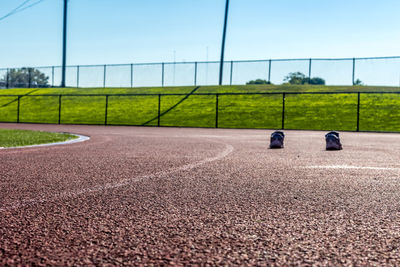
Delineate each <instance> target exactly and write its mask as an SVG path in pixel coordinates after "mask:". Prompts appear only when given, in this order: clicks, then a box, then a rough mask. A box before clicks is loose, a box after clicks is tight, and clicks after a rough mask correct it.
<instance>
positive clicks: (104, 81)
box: [103, 65, 107, 88]
mask: <svg viewBox="0 0 400 267" xmlns="http://www.w3.org/2000/svg"><path fill="white" fill-rule="evenodd" d="M106 74H107V65H104V78H103V88H106Z"/></svg>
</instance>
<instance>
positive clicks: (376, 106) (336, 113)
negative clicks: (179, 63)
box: [0, 85, 400, 132]
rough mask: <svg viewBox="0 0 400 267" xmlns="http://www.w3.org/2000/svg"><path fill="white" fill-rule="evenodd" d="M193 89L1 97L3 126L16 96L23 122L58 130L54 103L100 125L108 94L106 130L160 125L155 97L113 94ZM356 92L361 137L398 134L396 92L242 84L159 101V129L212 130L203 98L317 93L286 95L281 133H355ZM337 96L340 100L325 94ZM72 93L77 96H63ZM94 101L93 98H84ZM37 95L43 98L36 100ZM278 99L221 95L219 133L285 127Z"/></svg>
mask: <svg viewBox="0 0 400 267" xmlns="http://www.w3.org/2000/svg"><path fill="white" fill-rule="evenodd" d="M194 88H195V87H193V86H191V87H165V88H161V87H159V88H153V87H152V88H46V89H7V90H0V121H2V122H15V121H17V109H18V101H17V98H16V97H15V96H6V95H20V96H22V97H21V98H20V112H19V121H20V122H32V123H58V118H59V97H58V96H51V95H59V94H61V95H64V96H63V97H62V104H61V108H60V110H61V123H63V124H104V123H105V120H106V114H105V106H106V97H105V96H100V95H102V94H108V95H109V97H108V109H107V124H114V125H147V126H156V125H158V96H157V95H147V96H118V94H171V93H179V94H189V93H190V92H191V91H192V90H193V89H194ZM382 91H385V92H393V93H389V94H379V93H374V94H371V93H368V94H367V93H361V97H360V117H359V128H360V130H361V131H393V132H397V131H400V94H397V93H395V92H400V88H398V87H372V86H354V87H351V86H315V85H314V86H313V85H297V86H295V85H247V86H245V85H242V86H204V87H199V88H198V89H197V91H195V92H194V93H193V94H192V95H190V96H185V95H179V96H177V95H168V96H162V97H161V102H160V113H161V117H160V125H161V126H183V127H215V125H216V101H217V100H216V96H215V95H199V94H201V93H211V94H214V93H272V92H273V93H277V92H320V93H321V94H287V95H286V99H285V115H284V124H285V129H304V130H308V129H310V130H346V131H355V130H356V129H357V101H358V99H357V94H353V93H351V92H382ZM324 92H338V93H339V92H340V93H341V94H322V93H324ZM68 94H76V95H81V96H67V95H68ZM85 94H93V95H96V96H82V95H85ZM38 95H40V96H38ZM282 108H283V105H282V94H265V95H219V97H218V127H221V128H267V129H279V128H281V127H282Z"/></svg>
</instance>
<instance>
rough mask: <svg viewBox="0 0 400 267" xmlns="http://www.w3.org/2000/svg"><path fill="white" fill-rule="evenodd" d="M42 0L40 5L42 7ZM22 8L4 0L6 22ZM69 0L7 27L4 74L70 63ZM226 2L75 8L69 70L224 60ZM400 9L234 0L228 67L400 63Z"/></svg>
mask: <svg viewBox="0 0 400 267" xmlns="http://www.w3.org/2000/svg"><path fill="white" fill-rule="evenodd" d="M35 1H36V0H32V2H35ZM22 2H23V1H22V0H1V2H0V16H3V15H4V14H6V13H7V12H9V11H10V10H12V9H13V8H15V7H16V6H17V5H19V4H20V3H22ZM62 6H63V1H62V0H44V1H43V2H41V3H40V4H38V5H37V6H34V7H32V8H30V9H27V10H25V11H23V12H20V13H18V14H16V15H14V16H11V17H9V18H7V19H4V20H2V21H0V35H1V40H2V42H0V67H18V66H47V65H60V64H61V42H62V31H61V30H62ZM224 6H225V0H140V1H139V0H69V7H70V8H69V25H68V28H69V32H68V37H69V40H68V60H67V63H68V64H70V65H76V64H106V63H136V62H160V61H173V60H174V51H175V59H176V61H204V60H206V59H207V51H208V59H209V60H218V59H219V55H220V46H221V33H222V23H223V13H224ZM398 10H400V1H398V0H397V1H395V0H381V1H377V0H374V1H371V0H335V1H333V0H330V1H328V0H304V1H299V0H280V1H277V0H231V2H230V14H229V22H228V23H229V25H228V32H227V43H226V54H225V59H226V60H242V59H269V58H273V59H274V58H303V57H305V58H309V57H366V56H391V55H400V34H399V32H398V27H399V25H400V16H398Z"/></svg>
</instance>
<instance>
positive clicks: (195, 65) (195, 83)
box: [194, 62, 197, 86]
mask: <svg viewBox="0 0 400 267" xmlns="http://www.w3.org/2000/svg"><path fill="white" fill-rule="evenodd" d="M196 85H197V62H195V63H194V86H196Z"/></svg>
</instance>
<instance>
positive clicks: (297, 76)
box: [283, 72, 307, 84]
mask: <svg viewBox="0 0 400 267" xmlns="http://www.w3.org/2000/svg"><path fill="white" fill-rule="evenodd" d="M283 80H284V81H285V82H288V83H290V84H304V83H305V81H306V80H307V78H306V76H305V75H304V74H303V73H301V72H290V73H289V74H288V76H286V77H285V79H283Z"/></svg>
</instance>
